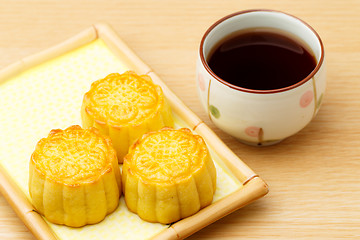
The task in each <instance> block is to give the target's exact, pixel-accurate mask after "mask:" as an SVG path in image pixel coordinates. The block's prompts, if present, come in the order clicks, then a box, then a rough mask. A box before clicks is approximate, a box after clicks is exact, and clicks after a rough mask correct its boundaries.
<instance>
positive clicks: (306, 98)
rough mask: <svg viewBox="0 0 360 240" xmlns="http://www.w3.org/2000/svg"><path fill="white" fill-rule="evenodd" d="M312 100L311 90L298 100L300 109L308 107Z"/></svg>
mask: <svg viewBox="0 0 360 240" xmlns="http://www.w3.org/2000/svg"><path fill="white" fill-rule="evenodd" d="M313 98H314V94H313V92H312V91H311V90H309V91H307V92H305V93H304V94H303V95H302V96H301V98H300V107H302V108H305V107H307V106H309V105H310V103H311V102H312V100H313Z"/></svg>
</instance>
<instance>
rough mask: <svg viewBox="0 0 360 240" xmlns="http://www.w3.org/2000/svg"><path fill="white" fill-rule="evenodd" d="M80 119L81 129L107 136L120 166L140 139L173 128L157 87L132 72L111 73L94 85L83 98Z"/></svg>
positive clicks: (168, 112)
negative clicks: (93, 130)
mask: <svg viewBox="0 0 360 240" xmlns="http://www.w3.org/2000/svg"><path fill="white" fill-rule="evenodd" d="M81 118H82V124H83V127H84V128H88V127H96V128H98V129H99V130H100V132H101V133H102V134H105V135H108V136H110V138H111V140H112V142H113V145H114V148H115V150H116V152H117V157H118V160H119V163H122V162H123V158H124V156H125V155H126V154H127V152H128V149H129V146H130V145H131V144H132V143H133V142H134V141H135V140H136V139H137V138H139V137H140V136H141V135H143V134H144V133H146V132H149V131H154V130H159V129H161V128H162V127H164V126H168V127H171V126H173V120H172V116H171V111H170V107H169V105H168V103H167V101H166V99H165V98H164V95H163V92H162V90H161V88H160V86H158V85H155V84H154V83H153V82H152V80H151V78H150V77H149V76H148V75H137V74H135V73H134V72H131V71H128V72H125V73H123V74H119V73H112V74H109V75H108V76H106V77H105V78H103V79H100V80H98V81H95V82H94V83H93V84H92V85H91V88H90V90H89V91H88V92H87V93H86V94H85V95H84V99H83V103H82V108H81Z"/></svg>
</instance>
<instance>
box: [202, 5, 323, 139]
mask: <svg viewBox="0 0 360 240" xmlns="http://www.w3.org/2000/svg"><path fill="white" fill-rule="evenodd" d="M256 28H272V29H278V30H280V31H282V32H286V33H289V34H291V35H293V36H296V37H297V38H299V39H301V41H302V42H304V43H305V44H307V45H308V47H309V48H310V49H311V51H312V52H313V54H314V57H315V60H316V66H315V68H314V69H313V71H312V72H311V73H310V74H309V75H308V76H307V77H305V78H304V79H302V80H301V81H298V82H296V83H295V84H292V85H290V86H286V87H282V88H278V89H270V90H256V89H247V88H244V87H239V86H237V85H233V84H231V83H229V82H227V81H226V80H225V79H221V78H220V77H218V76H217V75H216V74H215V73H214V72H213V71H212V70H211V68H210V67H209V64H208V57H209V54H210V52H211V51H212V50H213V48H214V46H216V45H217V44H218V43H219V42H220V41H221V40H222V39H224V38H225V37H226V36H228V35H230V34H232V33H234V32H236V31H240V30H243V29H256ZM299 68H300V66H299ZM239 77H241V76H239ZM325 86H326V76H325V57H324V46H323V44H322V41H321V39H320V37H319V35H318V34H317V33H316V32H315V30H314V29H313V28H312V27H310V26H309V25H308V24H307V23H305V22H304V21H302V20H300V19H298V18H297V17H294V16H292V15H289V14H287V13H283V12H279V11H273V10H247V11H241V12H237V13H234V14H231V15H229V16H226V17H224V18H222V19H220V20H218V21H217V22H215V23H214V24H213V25H212V26H211V27H210V28H209V29H208V30H207V31H206V32H205V34H204V36H203V38H202V40H201V43H200V51H199V57H198V61H197V88H198V93H199V96H200V100H201V103H202V105H203V107H204V109H205V111H206V112H207V113H208V115H209V117H210V119H211V121H212V122H213V123H214V124H215V125H216V126H217V127H219V128H220V129H222V130H223V131H224V132H226V133H228V134H230V135H232V136H234V137H235V138H237V139H238V140H240V141H242V142H244V143H248V144H251V145H271V144H274V143H277V142H279V141H281V140H283V139H285V138H287V137H289V136H291V135H293V134H295V133H297V132H298V131H300V130H301V129H303V128H304V127H305V126H306V125H307V124H308V123H309V122H310V121H311V120H312V119H313V118H314V117H315V115H316V114H317V112H318V111H319V108H320V106H321V103H322V99H323V95H324V92H325Z"/></svg>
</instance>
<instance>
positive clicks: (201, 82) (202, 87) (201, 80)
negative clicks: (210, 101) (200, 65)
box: [198, 73, 205, 91]
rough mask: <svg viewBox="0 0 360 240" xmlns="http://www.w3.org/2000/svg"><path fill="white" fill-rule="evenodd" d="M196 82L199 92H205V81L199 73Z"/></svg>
mask: <svg viewBox="0 0 360 240" xmlns="http://www.w3.org/2000/svg"><path fill="white" fill-rule="evenodd" d="M198 81H199V88H200V90H201V91H205V80H204V77H203V75H202V74H200V73H199V77H198Z"/></svg>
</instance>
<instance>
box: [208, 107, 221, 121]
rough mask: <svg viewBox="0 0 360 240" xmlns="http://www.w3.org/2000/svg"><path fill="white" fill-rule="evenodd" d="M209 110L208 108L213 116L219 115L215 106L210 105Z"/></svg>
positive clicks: (217, 116)
mask: <svg viewBox="0 0 360 240" xmlns="http://www.w3.org/2000/svg"><path fill="white" fill-rule="evenodd" d="M209 110H210V113H211V115H213V116H214V118H219V117H220V111H219V109H217V108H216V107H215V106H213V105H210V106H209Z"/></svg>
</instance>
